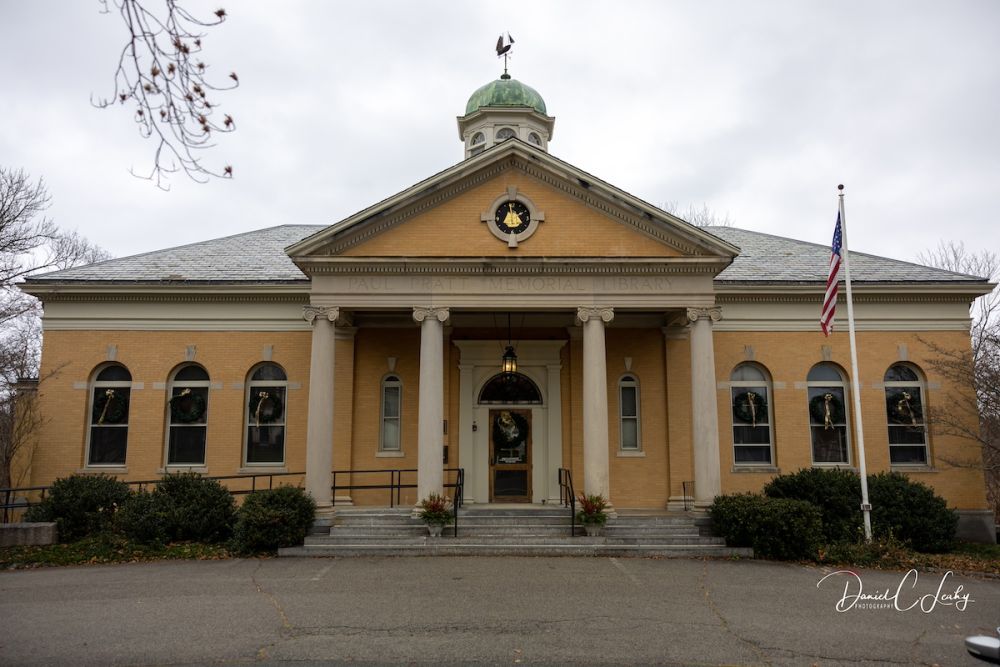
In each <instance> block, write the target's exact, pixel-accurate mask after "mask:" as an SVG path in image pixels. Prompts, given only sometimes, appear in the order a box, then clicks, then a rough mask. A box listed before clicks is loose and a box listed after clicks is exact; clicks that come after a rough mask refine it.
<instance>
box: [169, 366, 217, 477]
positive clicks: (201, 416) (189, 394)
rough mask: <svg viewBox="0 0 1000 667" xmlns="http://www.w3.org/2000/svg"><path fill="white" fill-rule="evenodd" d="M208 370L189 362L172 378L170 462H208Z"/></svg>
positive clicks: (176, 463) (186, 464)
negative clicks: (206, 457) (206, 454)
mask: <svg viewBox="0 0 1000 667" xmlns="http://www.w3.org/2000/svg"><path fill="white" fill-rule="evenodd" d="M208 385H209V378H208V372H207V371H206V370H205V369H204V368H202V367H201V366H198V365H195V364H189V365H187V366H182V367H180V368H179V369H177V370H176V371H175V372H174V374H173V376H172V377H171V378H170V384H169V396H170V399H169V400H168V401H167V465H168V466H192V465H198V466H200V465H205V441H206V435H207V430H208Z"/></svg>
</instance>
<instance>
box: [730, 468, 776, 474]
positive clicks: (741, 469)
mask: <svg viewBox="0 0 1000 667" xmlns="http://www.w3.org/2000/svg"><path fill="white" fill-rule="evenodd" d="M730 472H736V473H744V472H763V473H768V474H771V473H780V472H781V468H779V467H777V466H733V469H732V470H731V471H730Z"/></svg>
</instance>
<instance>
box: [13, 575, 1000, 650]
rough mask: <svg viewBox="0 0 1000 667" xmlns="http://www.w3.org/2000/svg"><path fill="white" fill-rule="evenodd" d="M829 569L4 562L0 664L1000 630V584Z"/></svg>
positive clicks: (938, 643) (935, 636) (939, 644)
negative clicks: (33, 566) (46, 565)
mask: <svg viewBox="0 0 1000 667" xmlns="http://www.w3.org/2000/svg"><path fill="white" fill-rule="evenodd" d="M831 572H832V570H831V569H823V568H818V567H803V566H799V565H788V564H779V563H768V562H763V561H724V560H719V561H701V560H653V559H615V558H356V559H309V558H293V559H271V560H228V561H203V562H186V561H174V562H159V563H150V564H134V565H117V566H94V567H70V568H52V569H40V570H28V571H13V572H3V573H0V619H2V624H3V630H2V636H0V664H3V665H43V664H74V665H184V664H282V663H296V664H299V665H302V664H305V665H308V664H348V663H350V664H358V663H361V664H364V663H377V664H396V663H402V664H419V663H434V664H456V665H457V664H469V663H478V664H581V665H583V664H667V665H841V664H849V665H850V664H864V665H873V664H893V665H900V664H905V665H934V664H938V665H984V664H985V663H981V662H978V661H976V660H974V659H973V658H971V657H969V656H968V655H967V654H966V652H965V649H964V648H963V644H962V641H963V638H964V637H965V636H966V635H969V634H976V633H984V632H988V631H991V630H992V628H994V627H996V625H998V624H1000V581H997V580H995V579H994V580H989V579H987V580H981V579H972V578H965V577H956V576H952V575H948V576H946V575H945V574H944V573H928V572H921V573H918V574H917V575H916V577H914V575H912V574H911V575H908V576H906V577H905V578H904V574H905V573H902V572H876V571H864V570H862V571H858V572H857V574H833V575H832V576H830V577H829V578H828V579H826V580H823V581H822V583H820V582H821V580H822V578H823V577H824V576H826V575H827V574H830V573H831ZM817 584H819V585H817ZM876 598H878V599H876ZM838 605H839V606H840V608H841V609H842V611H838Z"/></svg>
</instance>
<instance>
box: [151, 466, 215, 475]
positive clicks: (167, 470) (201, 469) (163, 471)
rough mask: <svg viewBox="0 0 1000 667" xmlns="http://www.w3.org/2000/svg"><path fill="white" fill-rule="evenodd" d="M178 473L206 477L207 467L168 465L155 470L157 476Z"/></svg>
mask: <svg viewBox="0 0 1000 667" xmlns="http://www.w3.org/2000/svg"><path fill="white" fill-rule="evenodd" d="M179 472H196V473H198V474H199V475H207V474H208V467H207V466H205V465H168V466H166V467H164V468H158V469H157V470H156V474H157V475H166V474H176V473H179Z"/></svg>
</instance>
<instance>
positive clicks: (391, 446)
mask: <svg viewBox="0 0 1000 667" xmlns="http://www.w3.org/2000/svg"><path fill="white" fill-rule="evenodd" d="M400 389H401V387H400V386H399V385H398V384H394V383H392V384H391V383H386V384H385V385H384V386H383V387H382V442H381V443H380V449H381V450H382V451H383V452H398V451H399V449H400V446H399V403H400Z"/></svg>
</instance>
